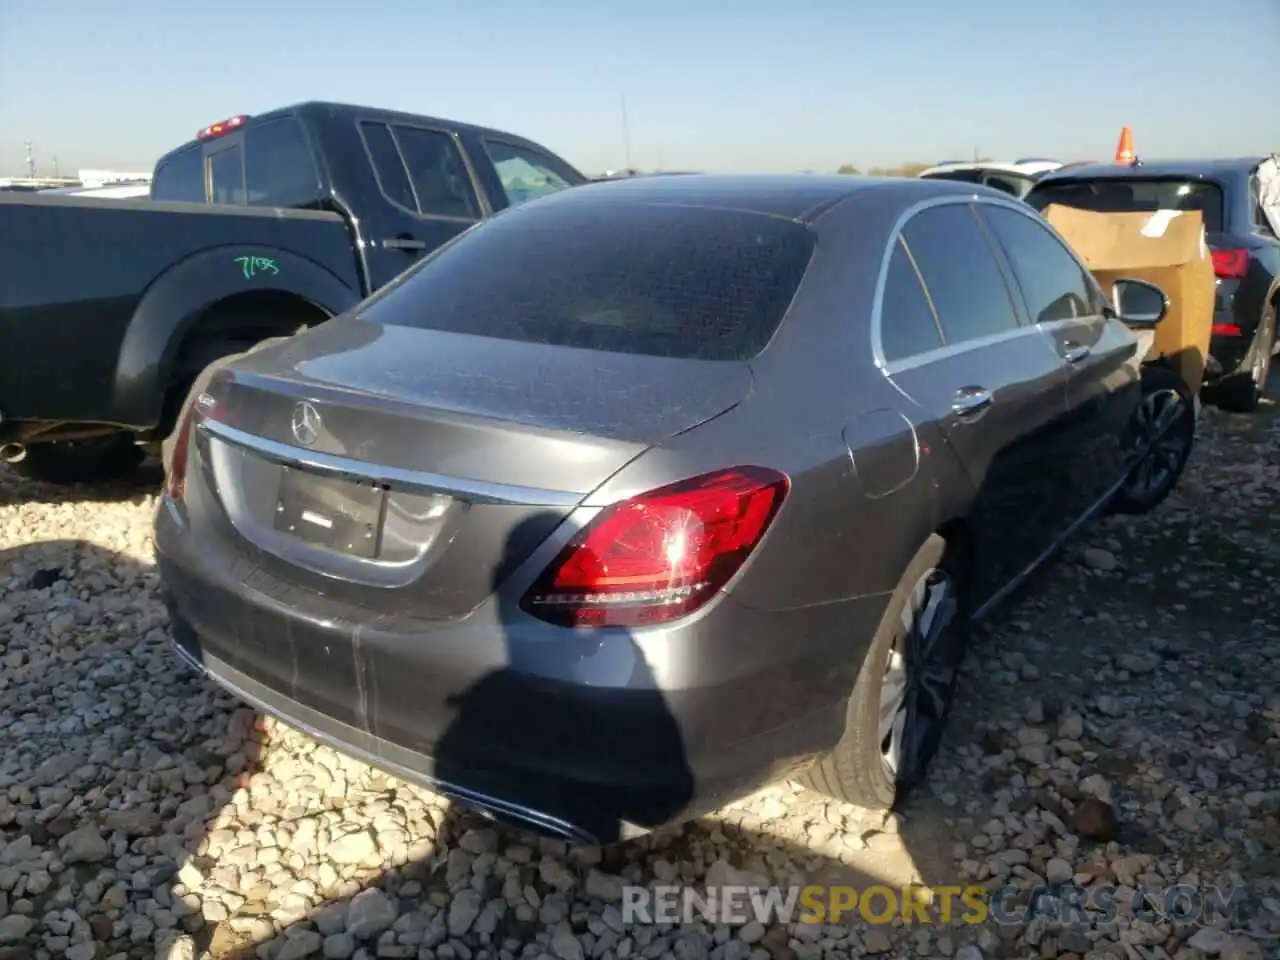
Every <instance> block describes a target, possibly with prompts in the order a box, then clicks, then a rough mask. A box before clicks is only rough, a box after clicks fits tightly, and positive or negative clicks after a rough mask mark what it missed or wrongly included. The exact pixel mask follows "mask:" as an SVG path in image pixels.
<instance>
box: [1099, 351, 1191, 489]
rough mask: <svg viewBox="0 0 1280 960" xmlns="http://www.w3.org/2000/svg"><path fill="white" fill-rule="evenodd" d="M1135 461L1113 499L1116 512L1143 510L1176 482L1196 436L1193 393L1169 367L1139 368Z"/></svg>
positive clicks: (1133, 442) (1132, 428)
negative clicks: (1139, 392)
mask: <svg viewBox="0 0 1280 960" xmlns="http://www.w3.org/2000/svg"><path fill="white" fill-rule="evenodd" d="M1129 430H1130V435H1129V443H1130V444H1131V445H1132V447H1133V450H1134V453H1135V456H1136V457H1137V458H1138V460H1137V463H1136V464H1135V465H1134V467H1133V469H1132V470H1131V472H1130V473H1129V477H1128V479H1127V480H1126V481H1125V484H1124V486H1123V487H1121V488H1120V491H1119V493H1117V494H1116V498H1115V500H1114V501H1113V502H1112V505H1111V507H1112V510H1113V512H1115V513H1126V514H1143V513H1148V512H1150V511H1151V510H1154V509H1155V508H1156V507H1158V506H1159V505H1160V504H1161V503H1162V502H1164V499H1165V498H1166V497H1167V496H1169V494H1170V493H1171V492H1172V491H1173V488H1174V487H1175V486H1177V483H1178V480H1179V478H1181V476H1182V471H1183V468H1184V467H1186V465H1187V458H1188V457H1190V456H1191V450H1192V447H1193V446H1194V444H1195V435H1196V410H1195V394H1193V393H1192V392H1191V388H1190V387H1189V386H1187V382H1186V381H1185V380H1183V379H1182V377H1180V376H1178V375H1177V374H1176V373H1174V372H1173V371H1172V370H1170V369H1168V368H1167V367H1154V366H1149V367H1145V368H1143V371H1142V400H1141V402H1140V403H1139V404H1138V409H1137V410H1135V411H1134V415H1133V420H1132V422H1131V423H1130V426H1129Z"/></svg>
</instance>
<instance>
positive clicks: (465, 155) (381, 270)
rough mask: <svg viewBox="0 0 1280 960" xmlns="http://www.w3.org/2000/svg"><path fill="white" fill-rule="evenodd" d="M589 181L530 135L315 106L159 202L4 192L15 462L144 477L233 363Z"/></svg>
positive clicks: (8, 450) (4, 344)
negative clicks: (457, 240)
mask: <svg viewBox="0 0 1280 960" xmlns="http://www.w3.org/2000/svg"><path fill="white" fill-rule="evenodd" d="M585 182H587V180H586V177H584V176H583V175H582V174H581V173H580V172H579V171H577V170H576V169H574V168H573V167H572V166H571V165H569V164H568V163H567V162H565V161H564V160H562V159H561V158H559V157H557V156H556V155H555V154H553V153H551V152H550V151H549V150H547V149H546V148H544V147H541V146H539V145H538V144H537V143H534V142H533V141H530V140H527V139H524V138H522V137H520V136H518V135H516V134H512V133H506V132H503V131H500V130H491V129H487V128H483V127H477V126H474V125H471V124H465V123H457V122H454V121H450V120H443V119H440V118H433V117H425V116H419V115H416V114H405V113H400V112H396V111H389V110H379V109H376V108H369V107H360V106H352V105H349V104H338V103H322V102H308V103H301V104H295V105H293V106H290V107H283V108H280V109H278V110H273V111H269V112H268V113H265V114H260V115H258V116H254V117H248V116H240V117H233V118H231V119H230V120H227V121H223V122H221V123H216V124H213V125H211V126H209V127H206V128H204V129H203V130H201V131H200V132H199V133H198V134H197V136H196V138H195V139H194V140H192V141H188V142H187V143H185V144H183V145H181V146H179V147H177V148H176V149H174V150H171V151H170V152H169V153H167V154H165V155H164V156H163V157H161V158H160V160H159V161H158V162H157V163H156V168H155V171H154V173H153V176H152V181H151V199H149V200H117V199H109V200H106V199H96V198H86V197H76V196H59V195H47V194H34V193H13V194H9V195H7V196H0V462H3V463H7V464H8V465H9V466H11V467H12V468H13V469H15V470H17V471H19V472H20V473H23V474H25V475H26V476H28V477H31V478H34V479H37V480H44V481H48V482H54V483H74V482H78V481H90V480H105V479H109V478H111V477H116V476H121V475H123V474H126V473H128V472H129V471H131V470H132V469H134V468H135V467H136V466H137V465H138V464H139V463H140V462H141V461H142V459H143V456H144V453H145V452H146V451H152V452H156V453H160V452H161V451H162V450H163V448H164V442H165V440H166V439H167V438H168V437H169V436H170V434H171V433H172V430H173V425H174V423H175V422H176V419H177V414H178V411H179V410H180V409H181V408H182V405H183V403H184V402H186V400H187V397H188V394H189V393H190V392H191V390H192V389H193V385H194V384H195V383H196V379H197V376H198V375H199V374H200V372H201V371H204V370H208V369H210V368H211V365H212V364H214V363H215V362H216V361H218V360H221V359H223V358H226V357H231V356H236V355H238V354H241V353H243V352H245V351H247V350H249V349H251V348H252V347H253V346H254V345H255V344H257V343H262V342H264V341H267V340H274V339H276V338H280V337H287V336H290V335H292V334H293V333H296V332H297V331H298V330H300V329H302V328H304V327H309V326H315V325H316V324H318V323H323V322H324V321H325V320H327V319H328V318H330V317H333V316H336V315H337V314H339V313H342V312H344V311H346V310H349V309H351V308H352V307H354V306H356V305H357V304H358V303H359V302H360V301H361V300H362V299H363V298H365V297H367V296H369V295H370V294H372V293H373V292H374V291H376V290H378V289H379V288H381V287H383V286H384V285H386V284H387V283H389V282H391V281H392V280H394V279H395V278H396V277H398V276H400V275H401V274H403V273H404V271H405V270H407V269H409V268H411V267H412V266H413V265H414V264H415V263H416V262H418V261H419V260H420V259H421V258H422V257H424V256H427V255H429V254H430V253H431V252H432V251H433V250H436V249H438V248H439V247H440V246H441V245H442V244H445V243H448V242H449V241H450V240H452V239H453V238H454V237H456V236H458V235H459V234H461V233H462V232H464V231H465V230H467V229H468V228H470V227H471V226H473V225H474V224H476V223H479V222H481V221H482V220H484V219H486V218H487V217H489V216H492V215H493V214H496V213H498V212H500V211H502V210H503V209H506V208H508V207H510V206H512V205H514V204H518V203H523V202H527V201H529V200H533V199H535V198H536V197H538V196H542V195H545V194H547V193H554V192H556V191H558V190H563V189H567V188H570V187H573V186H576V185H578V184H581V183H585Z"/></svg>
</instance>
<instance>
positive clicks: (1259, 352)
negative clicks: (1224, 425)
mask: <svg viewBox="0 0 1280 960" xmlns="http://www.w3.org/2000/svg"><path fill="white" fill-rule="evenodd" d="M1275 348H1276V305H1275V304H1274V303H1272V304H1269V305H1268V306H1267V309H1266V310H1265V311H1264V312H1263V314H1262V319H1261V320H1259V321H1258V329H1257V330H1255V331H1254V333H1253V342H1252V343H1250V344H1249V352H1248V353H1246V354H1245V356H1244V359H1243V360H1242V361H1241V362H1240V366H1239V368H1238V369H1237V370H1236V371H1235V372H1234V373H1231V374H1228V375H1227V376H1225V377H1223V378H1222V379H1221V380H1219V381H1218V382H1217V383H1215V384H1214V385H1213V391H1212V393H1213V400H1214V404H1215V405H1216V406H1218V407H1221V408H1222V409H1223V410H1228V411H1230V412H1232V413H1252V412H1253V411H1254V410H1256V409H1257V407H1258V401H1259V400H1261V399H1262V398H1263V397H1264V396H1266V394H1267V381H1268V380H1269V379H1270V377H1271V360H1272V357H1273V355H1274V354H1275Z"/></svg>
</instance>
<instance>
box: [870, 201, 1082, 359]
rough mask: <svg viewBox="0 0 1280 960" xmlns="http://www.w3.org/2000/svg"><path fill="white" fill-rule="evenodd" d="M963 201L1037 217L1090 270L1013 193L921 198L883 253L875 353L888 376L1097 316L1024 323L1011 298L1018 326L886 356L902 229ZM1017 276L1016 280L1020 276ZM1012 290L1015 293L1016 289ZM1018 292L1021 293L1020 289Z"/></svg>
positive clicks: (875, 302)
mask: <svg viewBox="0 0 1280 960" xmlns="http://www.w3.org/2000/svg"><path fill="white" fill-rule="evenodd" d="M960 204H963V205H966V206H969V205H973V204H990V205H991V206H996V207H1004V208H1006V209H1008V210H1013V211H1015V212H1016V213H1020V214H1022V215H1023V216H1025V217H1028V218H1030V219H1031V220H1034V221H1036V222H1037V223H1038V224H1040V225H1041V226H1043V227H1046V228H1048V229H1049V232H1050V234H1051V235H1052V236H1054V237H1055V239H1057V240H1058V242H1059V243H1061V244H1062V245H1063V247H1064V248H1065V249H1066V251H1067V253H1068V254H1069V255H1070V256H1071V257H1072V258H1073V259H1074V260H1075V261H1076V263H1077V265H1079V266H1080V269H1081V270H1085V271H1086V272H1087V268H1086V267H1085V266H1084V265H1083V263H1081V261H1080V258H1079V257H1078V256H1076V254H1075V251H1073V250H1072V249H1071V247H1070V246H1069V245H1068V244H1067V243H1066V241H1065V240H1063V239H1062V237H1061V235H1059V234H1058V232H1057V231H1056V230H1054V229H1053V227H1052V226H1051V225H1050V224H1049V223H1048V222H1047V221H1045V220H1044V218H1043V217H1040V216H1039V214H1037V213H1036V212H1035V211H1034V210H1031V209H1030V208H1029V207H1027V205H1026V204H1025V203H1024V202H1022V201H1020V200H1016V199H1014V198H1012V197H1011V198H1009V199H1007V200H1006V199H1004V198H1002V197H989V196H984V195H982V194H978V193H960V194H950V195H947V196H940V197H929V198H928V199H927V200H920V201H918V202H916V203H913V204H912V205H911V206H909V207H907V209H906V210H904V211H903V212H902V213H901V214H900V215H899V216H898V219H897V220H896V221H895V222H894V225H893V227H892V229H891V230H890V231H889V237H888V240H887V242H886V243H885V248H884V252H883V253H882V254H881V257H880V271H879V274H878V276H877V277H876V291H875V296H874V297H873V299H872V304H871V356H872V359H873V361H874V363H875V365H876V367H878V368H879V369H880V371H881V372H882V373H883V374H884V375H885V376H886V377H892V376H893V375H894V374H896V373H901V372H903V371H905V370H912V369H915V368H916V367H922V366H925V365H926V364H930V363H935V362H937V361H940V360H946V359H949V358H951V357H955V356H960V355H962V354H966V353H970V352H973V351H975V350H982V349H985V348H987V347H991V346H993V345H995V344H999V343H1005V342H1007V341H1010V340H1016V339H1019V338H1020V337H1029V336H1043V335H1045V334H1048V333H1051V332H1053V331H1055V330H1058V329H1061V328H1062V327H1064V326H1067V325H1073V324H1077V323H1081V322H1087V321H1089V320H1090V319H1097V317H1076V318H1073V319H1070V320H1054V321H1052V322H1050V323H1034V322H1029V323H1023V322H1022V319H1021V316H1020V314H1021V311H1020V310H1019V309H1018V307H1017V305H1016V304H1015V303H1013V302H1012V299H1011V300H1010V304H1009V307H1010V309H1011V310H1012V311H1013V315H1014V318H1015V319H1016V320H1018V326H1016V327H1014V328H1013V329H1011V330H1002V331H1000V332H999V333H993V334H989V335H988V336H985V337H978V338H977V339H975V340H965V341H963V342H961V343H953V344H947V345H946V346H942V347H938V348H936V349H934V350H927V351H925V352H924V353H918V354H915V355H914V356H910V357H903V358H902V359H900V360H892V361H890V360H886V359H885V355H884V348H883V342H882V340H881V322H882V321H881V314H882V311H883V308H884V289H885V283H886V281H887V280H888V276H889V262H890V260H891V259H892V258H893V253H894V250H895V248H896V247H897V245H898V242H899V239H900V238H901V237H902V232H903V230H904V229H905V228H906V226H907V224H908V223H910V222H911V220H912V219H914V218H915V217H916V216H917V215H918V214H920V213H923V212H924V211H926V210H931V209H933V208H935V207H945V206H953V205H960ZM979 226H980V227H984V228H985V226H986V225H985V224H981V223H980V224H979ZM904 249H906V250H908V251H909V250H910V247H909V246H904ZM1001 254H1002V255H1003V251H1001ZM992 256H993V258H994V257H995V254H994V252H993V254H992ZM913 261H914V257H913ZM996 266H997V267H1000V262H999V260H998V259H997V260H996ZM1001 273H1002V275H1003V269H1001ZM1014 279H1015V280H1016V278H1014ZM1009 292H1010V296H1011V297H1012V294H1013V293H1014V291H1009ZM1018 293H1019V295H1021V291H1020V290H1019V291H1018ZM932 306H933V304H932V299H930V307H931V308H932ZM939 322H940V318H939ZM1064 362H1065V361H1064Z"/></svg>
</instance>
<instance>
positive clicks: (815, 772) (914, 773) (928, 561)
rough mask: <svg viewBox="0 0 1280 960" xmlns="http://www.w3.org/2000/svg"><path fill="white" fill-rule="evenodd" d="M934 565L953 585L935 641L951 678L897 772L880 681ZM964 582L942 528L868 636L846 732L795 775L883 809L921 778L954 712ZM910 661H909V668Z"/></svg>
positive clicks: (963, 568)
mask: <svg viewBox="0 0 1280 960" xmlns="http://www.w3.org/2000/svg"><path fill="white" fill-rule="evenodd" d="M935 573H936V574H940V575H941V576H943V577H945V578H947V579H948V580H949V581H950V583H951V584H952V585H953V586H954V593H953V598H954V601H955V608H954V613H953V616H952V619H951V622H950V626H949V628H948V629H947V631H946V635H945V636H943V637H941V638H940V642H941V643H944V644H945V648H939V649H940V652H942V653H944V654H945V656H944V657H943V658H942V660H943V662H944V665H945V668H946V671H947V672H948V673H949V678H948V679H946V680H945V682H944V683H942V684H941V685H940V686H938V687H937V688H936V689H937V690H938V692H940V693H941V694H942V698H941V709H940V710H939V711H936V716H934V717H932V722H931V723H930V724H929V729H928V730H927V731H925V732H924V733H923V735H922V738H921V740H920V743H919V748H918V749H917V750H916V751H915V752H914V756H913V759H912V761H910V762H908V763H906V764H903V765H902V768H901V769H899V770H898V771H897V772H896V773H895V772H893V771H892V770H891V769H890V767H889V765H888V764H887V762H886V760H885V751H884V739H883V738H882V735H881V717H880V714H881V693H882V692H883V691H884V689H885V679H886V676H887V672H888V668H889V666H890V657H891V656H892V655H893V654H894V651H895V649H900V648H901V645H902V641H903V638H904V637H905V636H906V635H907V633H908V631H907V629H906V627H905V626H904V619H903V614H904V612H906V611H907V610H908V607H909V605H910V604H911V603H912V601H913V598H914V597H915V596H916V588H917V585H919V584H920V583H921V582H922V580H923V578H925V577H926V576H932V575H933V574H935ZM966 588H967V563H966V561H965V558H964V556H963V551H962V550H960V549H958V547H957V545H953V544H949V543H948V542H947V541H946V540H944V539H943V538H942V537H941V536H939V535H937V534H934V535H932V536H931V537H930V538H929V539H928V540H927V541H926V542H925V544H924V546H923V547H921V548H920V550H919V551H918V552H917V553H916V555H915V557H914V559H912V561H911V563H910V564H909V565H908V566H907V570H906V572H905V573H904V574H903V576H902V579H901V580H900V581H899V582H898V587H897V589H896V590H894V592H893V597H892V598H891V599H890V601H889V605H888V607H887V609H886V610H885V613H884V616H883V618H882V619H881V621H880V626H879V628H878V629H877V630H876V634H875V637H874V638H873V639H872V641H871V646H870V649H868V651H867V656H866V659H865V660H864V661H863V665H862V670H861V671H860V672H859V674H858V681H857V683H856V685H855V686H854V689H853V696H852V697H851V698H850V699H849V708H848V715H847V719H846V726H845V732H844V736H843V737H842V738H841V739H840V742H839V743H837V744H836V746H835V748H834V749H833V750H832V751H831V752H830V753H828V754H827V755H826V756H825V757H823V758H822V759H821V760H820V761H818V762H817V763H816V764H815V765H814V766H813V767H811V768H809V770H807V771H806V772H805V773H804V774H803V775H802V776H801V777H800V778H799V780H800V782H801V783H803V784H805V785H806V786H808V787H811V788H813V789H814V790H817V791H819V792H821V793H825V794H827V795H828V796H830V797H834V798H836V799H837V800H843V801H845V802H847V803H852V804H855V805H857V806H861V807H868V808H871V809H876V810H885V809H889V808H892V807H893V806H895V805H896V804H898V803H899V802H901V801H902V800H903V799H905V798H906V797H907V796H908V795H909V794H910V792H911V790H912V789H913V788H915V787H916V786H918V785H919V784H920V782H921V781H923V780H924V779H925V776H926V774H927V773H928V768H929V763H930V762H931V761H932V759H933V757H934V755H935V754H936V753H937V750H938V746H939V744H940V743H941V740H942V734H943V731H944V730H945V727H946V722H947V719H948V718H949V716H950V713H951V705H952V702H953V701H954V696H955V689H956V682H957V680H958V679H959V674H960V666H961V663H962V662H963V660H964V654H965V649H966V647H967V646H968V639H969V609H968V603H967V600H966V594H967V589H966ZM912 669H913V668H912V667H908V673H910V672H911V670H912ZM918 676H919V675H918V674H917V676H916V679H918Z"/></svg>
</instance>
